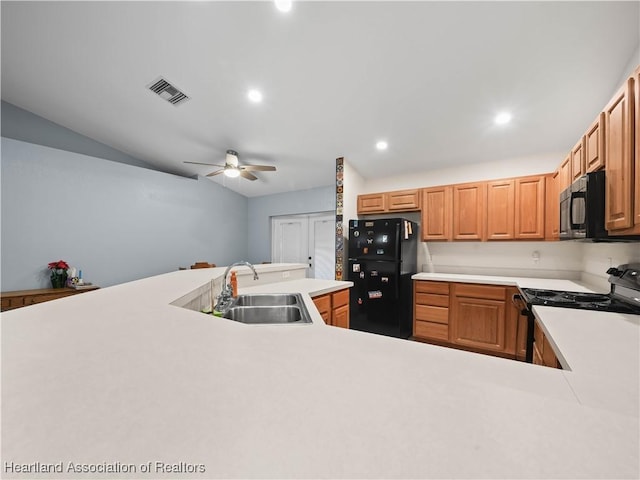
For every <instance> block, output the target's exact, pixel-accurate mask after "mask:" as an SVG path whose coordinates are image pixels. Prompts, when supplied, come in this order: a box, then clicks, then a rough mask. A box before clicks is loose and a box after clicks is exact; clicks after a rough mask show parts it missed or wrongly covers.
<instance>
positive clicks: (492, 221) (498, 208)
mask: <svg viewBox="0 0 640 480" xmlns="http://www.w3.org/2000/svg"><path fill="white" fill-rule="evenodd" d="M514 212H515V182H514V180H497V181H493V182H487V240H512V239H513V232H514V220H515V218H514Z"/></svg>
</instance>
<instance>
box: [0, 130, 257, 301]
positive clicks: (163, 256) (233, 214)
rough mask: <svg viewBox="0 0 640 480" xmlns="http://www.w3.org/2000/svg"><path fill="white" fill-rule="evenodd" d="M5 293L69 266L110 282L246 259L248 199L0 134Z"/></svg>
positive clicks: (44, 283)
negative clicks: (57, 264) (61, 264)
mask: <svg viewBox="0 0 640 480" xmlns="http://www.w3.org/2000/svg"><path fill="white" fill-rule="evenodd" d="M1 173H2V181H1V183H2V204H1V213H2V217H1V220H2V232H1V240H2V247H1V255H2V269H1V272H2V276H1V282H2V283H1V285H0V288H1V290H2V291H9V290H21V289H31V288H45V287H48V286H49V282H48V275H47V270H46V266H47V263H49V262H52V261H55V260H59V259H62V260H66V261H67V262H68V263H70V264H71V265H72V266H75V267H77V268H80V269H82V270H83V276H84V277H85V279H86V280H87V281H90V282H93V283H95V284H97V285H100V286H109V285H113V284H117V283H121V282H125V281H129V280H134V279H138V278H143V277H146V276H149V275H155V274H159V273H164V272H169V271H173V270H177V269H178V267H180V266H189V265H191V264H192V263H193V262H194V261H197V260H205V261H209V262H214V263H216V264H218V265H228V264H230V263H232V262H234V261H237V260H243V259H245V258H246V257H247V249H248V244H247V238H248V236H249V235H248V231H247V229H248V227H247V226H248V218H247V210H248V205H247V198H246V197H244V196H242V195H239V194H237V193H234V192H232V191H230V190H228V189H225V188H223V187H221V186H220V185H218V184H216V183H214V182H211V181H210V180H208V179H206V178H198V179H190V178H183V177H179V176H175V175H171V174H167V173H162V172H158V171H154V170H148V169H145V168H139V167H135V166H131V165H125V164H123V163H117V162H113V161H107V160H104V159H101V158H96V157H93V156H88V155H82V154H78V153H72V152H68V151H64V150H58V149H54V148H50V147H45V146H41V145H35V144H33V143H27V142H23V141H18V140H14V139H9V138H2V170H1Z"/></svg>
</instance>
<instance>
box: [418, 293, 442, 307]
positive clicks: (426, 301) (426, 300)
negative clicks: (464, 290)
mask: <svg viewBox="0 0 640 480" xmlns="http://www.w3.org/2000/svg"><path fill="white" fill-rule="evenodd" d="M416 304H419V305H431V306H434V307H448V306H449V295H436V294H434V293H416Z"/></svg>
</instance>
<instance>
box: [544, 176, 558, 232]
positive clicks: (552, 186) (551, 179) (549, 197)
mask: <svg viewBox="0 0 640 480" xmlns="http://www.w3.org/2000/svg"><path fill="white" fill-rule="evenodd" d="M559 185H560V168H558V169H557V170H556V171H555V172H553V173H552V174H551V175H547V178H546V185H545V213H544V214H545V217H544V218H545V228H544V238H545V240H559V239H560V190H559Z"/></svg>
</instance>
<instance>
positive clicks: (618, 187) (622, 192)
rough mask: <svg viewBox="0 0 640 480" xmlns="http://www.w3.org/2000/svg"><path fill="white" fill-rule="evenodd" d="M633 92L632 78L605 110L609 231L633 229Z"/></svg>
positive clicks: (606, 210) (606, 201)
mask: <svg viewBox="0 0 640 480" xmlns="http://www.w3.org/2000/svg"><path fill="white" fill-rule="evenodd" d="M632 91H633V79H632V78H630V79H629V80H628V81H627V82H626V83H625V84H624V86H623V87H622V88H620V90H618V92H617V93H616V94H615V96H614V97H613V99H612V100H611V101H610V102H609V104H607V106H606V107H605V110H604V125H605V129H604V132H605V138H604V145H605V147H604V148H605V157H606V159H607V163H606V171H607V174H606V197H605V199H606V200H605V205H606V206H605V219H606V228H607V230H609V231H615V230H623V229H628V228H630V227H631V226H632V225H633V202H632V199H631V194H632V192H633V186H634V185H633V181H634V178H633V163H632V162H633V146H632V143H631V141H632V139H633V133H634V132H633V129H632V126H633V119H632V118H631V116H632V113H633V103H632V98H633V97H632ZM614 233H615V232H614Z"/></svg>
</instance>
